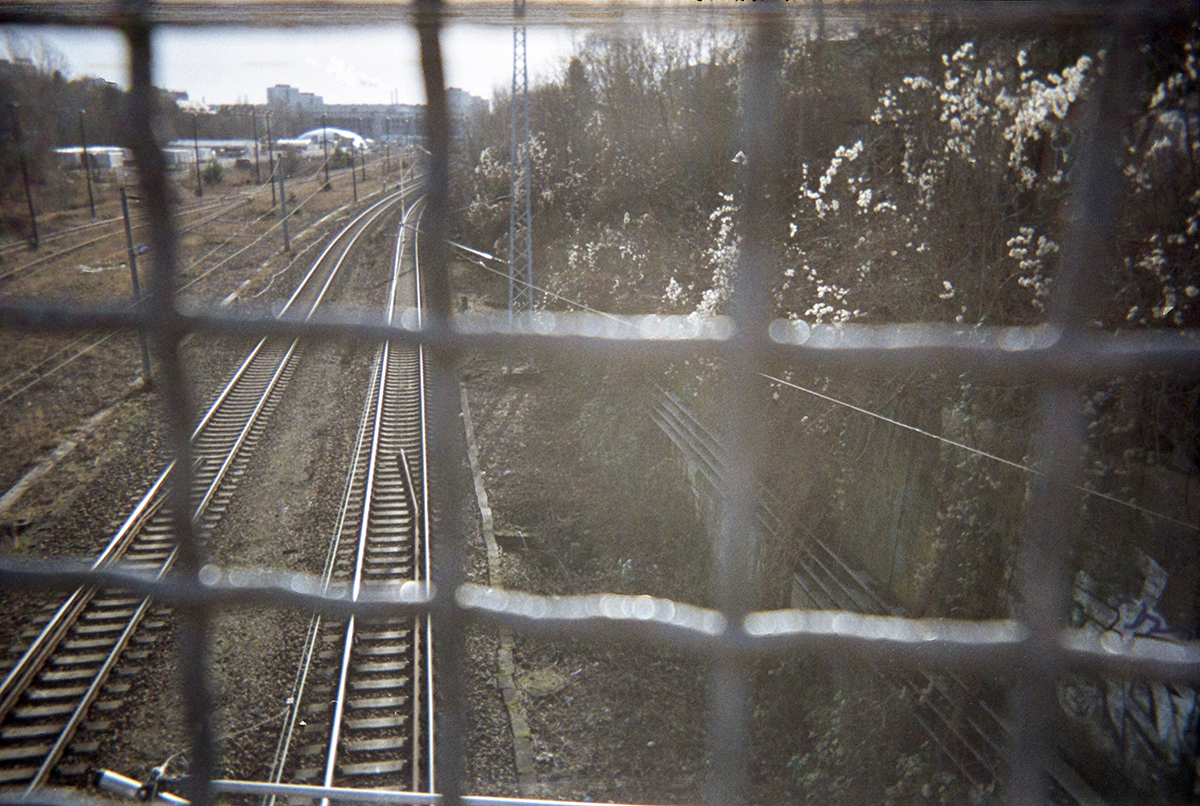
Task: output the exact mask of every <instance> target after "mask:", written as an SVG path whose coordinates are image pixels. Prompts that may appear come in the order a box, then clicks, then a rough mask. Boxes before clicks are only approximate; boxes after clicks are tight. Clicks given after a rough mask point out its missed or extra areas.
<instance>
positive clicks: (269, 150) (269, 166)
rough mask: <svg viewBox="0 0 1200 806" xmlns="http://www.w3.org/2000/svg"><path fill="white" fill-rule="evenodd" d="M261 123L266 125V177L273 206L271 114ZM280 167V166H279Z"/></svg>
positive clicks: (273, 170) (273, 180)
mask: <svg viewBox="0 0 1200 806" xmlns="http://www.w3.org/2000/svg"><path fill="white" fill-rule="evenodd" d="M263 122H265V123H266V124H267V176H268V178H269V179H270V180H271V206H272V207H274V206H275V144H274V142H272V139H271V113H270V112H268V113H267V115H266V117H264V118H263ZM281 167H282V166H281Z"/></svg>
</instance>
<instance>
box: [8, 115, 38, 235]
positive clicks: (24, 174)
mask: <svg viewBox="0 0 1200 806" xmlns="http://www.w3.org/2000/svg"><path fill="white" fill-rule="evenodd" d="M8 108H9V110H10V111H11V112H12V124H13V139H14V140H16V141H17V157H18V158H19V159H20V161H21V179H23V180H24V181H25V201H27V202H28V203H29V225H30V227H31V228H32V234H31V235H30V236H29V248H30V249H37V248H38V231H37V213H35V212H34V210H33V188H32V187H30V185H29V163H28V162H27V161H26V159H25V138H24V137H22V136H21V117H20V108H21V105H20V104H19V103H17V102H16V101H13V102H12V103H10V104H9V105H8Z"/></svg>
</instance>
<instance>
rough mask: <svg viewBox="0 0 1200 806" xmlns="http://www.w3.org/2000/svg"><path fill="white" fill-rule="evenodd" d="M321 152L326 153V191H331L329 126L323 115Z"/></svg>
mask: <svg viewBox="0 0 1200 806" xmlns="http://www.w3.org/2000/svg"><path fill="white" fill-rule="evenodd" d="M321 150H322V151H324V152H325V188H324V189H325V190H329V189H330V188H331V187H333V186H332V185H330V184H329V124H328V123H326V122H325V116H324V115H321Z"/></svg>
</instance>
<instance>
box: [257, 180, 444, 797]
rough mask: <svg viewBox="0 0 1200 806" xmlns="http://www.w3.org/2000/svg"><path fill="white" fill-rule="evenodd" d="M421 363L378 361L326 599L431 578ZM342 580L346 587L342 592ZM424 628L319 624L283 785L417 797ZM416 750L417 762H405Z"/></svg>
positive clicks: (397, 269) (400, 268)
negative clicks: (319, 678)
mask: <svg viewBox="0 0 1200 806" xmlns="http://www.w3.org/2000/svg"><path fill="white" fill-rule="evenodd" d="M421 201H422V200H421V199H418V200H417V201H416V202H415V203H414V204H413V205H412V206H410V207H409V208H408V209H407V210H405V212H404V214H403V216H402V218H401V222H400V227H399V232H398V235H397V240H396V248H395V253H394V258H393V265H392V279H391V283H390V287H389V291H388V297H387V300H388V301H387V307H386V311H385V319H386V320H387V321H388V322H392V321H393V320H394V319H395V317H396V316H397V313H398V311H397V307H398V300H399V298H400V295H401V291H400V288H401V286H400V284H401V281H402V278H403V276H404V275H405V274H407V273H408V271H406V270H405V269H404V264H405V261H406V254H407V251H406V250H407V249H408V246H409V243H410V242H411V241H412V240H414V239H415V238H416V229H417V228H416V227H414V226H413V221H414V219H416V220H419V216H420V214H421V213H423V206H422V205H421ZM418 208H421V210H420V212H418ZM414 259H415V254H414ZM412 271H414V272H415V263H414V268H413V270H412ZM414 279H415V278H414ZM415 358H416V353H415V351H404V350H400V349H398V348H397V347H396V346H395V345H392V344H389V343H388V342H384V343H383V344H381V345H380V347H379V349H378V350H377V352H376V355H375V360H374V365H373V369H372V372H371V376H370V377H371V381H370V384H369V388H368V390H367V395H366V396H365V399H364V404H363V416H362V418H361V419H360V421H359V428H358V439H357V442H356V444H357V448H356V449H355V450H354V452H353V456H352V458H351V461H350V463H349V465H350V466H349V470H348V473H347V477H346V488H345V491H344V493H343V496H342V503H341V506H340V507H339V515H338V521H337V526H336V529H335V531H334V535H333V539H332V540H331V544H330V551H329V554H328V556H327V561H326V571H325V576H324V579H325V583H324V586H325V589H326V590H327V591H328V590H329V588H331V587H333V586H334V585H344V586H345V589H346V595H347V596H348V597H349V598H350V599H351V600H356V599H357V598H358V596H359V594H360V592H361V590H362V586H363V585H364V584H365V583H366V581H367V579H368V577H370V579H371V580H373V581H392V580H396V581H402V580H406V581H407V580H411V581H415V580H418V579H420V578H421V577H422V576H423V573H422V571H421V570H419V569H418V565H417V564H416V562H415V560H416V557H415V556H414V555H415V554H416V553H418V552H420V551H421V550H420V549H419V548H418V547H417V546H416V545H415V540H416V537H417V533H418V532H420V531H421V529H420V528H419V527H418V518H419V516H420V515H421V514H422V512H423V510H424V507H423V505H422V504H421V503H420V502H419V500H418V494H417V488H418V486H419V485H421V484H422V478H423V472H421V473H417V472H415V471H416V470H417V468H416V467H414V464H416V463H417V461H418V460H417V459H416V457H415V456H414V454H416V453H419V452H420V450H421V445H422V439H421V436H420V434H416V435H414V434H412V433H411V432H412V431H414V425H413V424H414V423H417V424H419V423H420V422H421V417H420V413H419V407H420V396H419V394H416V395H414V389H415V388H416V387H418V385H419V381H418V380H417V379H419V377H420V376H419V373H417V372H415V371H414V367H415V365H416V364H417V363H418V362H417V361H416V360H415ZM414 398H415V401H416V402H415V403H414V402H413V400H414ZM406 401H407V402H406ZM418 427H419V425H418ZM393 460H394V461H393ZM422 467H423V465H422ZM338 577H341V578H342V579H343V581H342V582H340V583H339V582H337V581H336V579H337V578H338ZM416 626H417V625H415V624H413V623H411V622H410V621H409V620H407V619H405V620H401V621H400V622H396V621H394V620H391V619H371V620H370V621H369V622H364V621H363V620H362V619H359V618H355V617H351V618H348V619H347V620H345V621H344V622H341V624H340V626H339V623H338V621H337V620H324V621H322V620H321V619H320V618H314V619H313V620H312V622H311V623H310V627H309V631H308V634H307V637H306V645H305V648H304V650H303V652H302V657H301V663H300V667H299V669H298V671H297V674H296V682H295V684H294V688H293V696H292V700H291V702H292V713H291V714H290V715H289V718H288V719H287V720H285V723H286V724H285V727H284V729H283V730H282V731H281V736H280V740H279V742H278V745H277V751H276V759H275V762H274V764H273V768H272V771H271V779H272V780H273V781H279V780H281V779H282V778H283V776H284V775H285V774H289V773H288V770H290V775H291V776H292V777H293V778H296V779H299V780H311V778H313V777H317V778H319V779H320V780H322V781H324V782H325V785H326V786H332V784H333V783H334V782H335V781H337V780H339V778H340V779H341V780H343V781H344V780H353V781H356V782H362V781H364V780H367V781H370V782H371V783H370V786H371V787H373V788H374V787H377V786H379V785H395V784H396V783H397V782H398V781H402V782H404V783H405V784H406V785H407V786H409V787H412V788H415V787H416V786H417V785H418V784H419V783H420V782H421V778H422V774H423V770H422V768H421V763H422V760H421V755H422V745H421V742H420V738H421V730H422V716H425V718H426V721H425V729H426V730H428V724H429V723H428V716H427V715H423V714H422V710H423V708H425V707H427V704H426V703H427V701H426V699H425V698H422V697H420V696H418V694H419V690H420V686H421V684H422V677H425V683H426V684H427V683H428V677H427V675H423V674H422V670H421V666H420V663H421V660H422V657H423V655H422V647H421V644H422V643H427V639H426V640H423V639H422V638H421V637H420V635H419V633H418V632H417V630H416V629H415V628H416ZM321 640H324V641H325V642H326V643H327V644H334V645H337V646H339V649H338V651H337V652H336V661H335V663H334V664H333V666H332V667H329V666H327V667H326V670H325V672H324V673H323V677H325V678H327V679H329V680H330V683H331V685H332V687H330V684H321V683H318V684H316V685H313V686H311V688H310V683H309V681H311V680H313V679H314V672H313V671H312V666H313V664H314V662H315V661H316V660H317V659H318V658H319V657H320V653H318V652H317V650H316V647H317V644H318V642H319V641H321ZM424 655H425V656H427V655H428V653H427V652H425V653H424ZM326 656H327V657H328V654H326ZM406 706H411V712H410V713H409V714H408V715H405V714H403V713H402V709H404V708H405V707H406ZM302 709H304V710H305V711H306V712H307V713H309V714H310V715H312V716H320V715H326V716H325V717H324V718H327V719H328V720H329V722H328V725H327V726H326V727H323V728H321V729H319V732H320V734H321V735H322V736H324V737H325V738H324V740H323V741H322V744H321V745H319V746H317V745H312V744H308V745H306V746H304V747H301V748H300V752H299V753H298V754H297V755H298V756H300V757H302V758H303V757H311V756H312V755H313V754H315V753H318V752H319V753H320V754H322V755H323V760H322V761H321V764H320V768H319V769H315V768H312V767H302V768H300V769H295V767H296V765H297V764H303V762H302V761H296V760H294V759H291V758H290V756H291V755H292V754H293V753H292V748H293V747H294V746H295V744H296V739H295V736H294V734H295V731H296V725H297V720H298V715H299V713H300V711H301V710H302ZM310 718H311V717H310ZM406 723H407V725H406ZM311 727H312V726H310V729H311ZM406 748H407V750H408V752H409V753H410V756H409V758H407V759H403V758H402V756H398V755H396V753H397V751H401V752H403V751H404V750H405V749H406ZM424 776H425V777H427V776H428V773H424Z"/></svg>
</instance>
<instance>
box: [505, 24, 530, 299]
mask: <svg viewBox="0 0 1200 806" xmlns="http://www.w3.org/2000/svg"><path fill="white" fill-rule="evenodd" d="M511 122H512V126H511V129H512V150H511V152H510V153H511V155H512V171H511V177H512V200H511V201H510V203H509V206H508V256H509V265H508V315H509V319H510V320H511V319H512V314H513V312H514V311H532V310H533V227H532V224H531V220H532V212H531V209H530V208H531V204H530V190H529V180H530V167H529V156H530V155H529V152H530V137H529V68H528V66H527V64H526V61H525V0H513V74H512V121H511Z"/></svg>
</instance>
